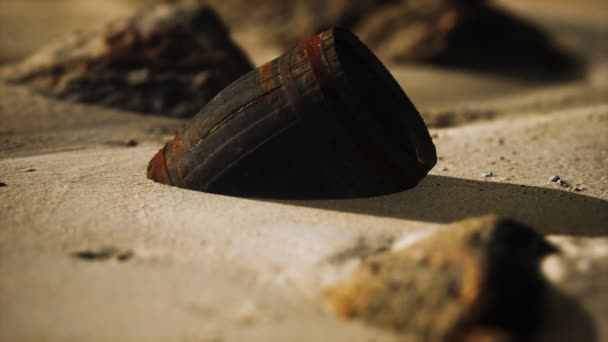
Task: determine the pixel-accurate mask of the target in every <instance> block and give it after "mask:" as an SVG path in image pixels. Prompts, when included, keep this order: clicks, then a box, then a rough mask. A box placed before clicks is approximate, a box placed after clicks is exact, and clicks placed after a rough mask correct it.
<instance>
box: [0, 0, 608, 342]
mask: <svg viewBox="0 0 608 342" xmlns="http://www.w3.org/2000/svg"><path fill="white" fill-rule="evenodd" d="M63 2H64V3H65V4H66V5H65V6H59V5H58V6H56V7H54V10H56V11H60V10H61V9H63V8H66V7H69V6H68V3H69V1H63ZM586 2H589V5H588V6H591V7H585V8H591V10H589V11H588V12H592V13H594V15H592V16H588V15H587V13H586V11H583V10H580V9H579V10H576V11H574V10H573V11H568V10H555V9H554V8H553V7H552V6H551V2H550V1H539V2H536V3H535V4H534V6H530V7H527V6H525V4H524V2H523V1H515V0H504V1H501V3H505V4H506V5H507V6H510V7H511V8H513V9H514V10H517V11H521V13H523V15H527V16H530V17H531V18H534V19H536V20H538V21H539V22H540V23H542V25H543V27H546V28H547V29H548V30H550V32H552V33H553V34H554V35H555V36H556V37H558V39H561V40H563V41H564V43H565V44H566V45H568V46H570V47H572V48H576V49H578V50H577V51H579V52H580V53H581V54H582V55H583V56H585V57H586V58H587V59H588V60H589V61H591V66H590V71H589V76H588V77H586V78H585V79H582V80H578V81H572V82H568V83H552V84H530V83H529V81H525V80H522V79H518V78H517V77H509V78H505V77H504V76H496V75H492V74H471V73H468V72H467V71H465V70H446V69H441V68H436V67H431V66H412V65H410V66H390V69H391V71H392V72H393V73H394V75H395V76H396V77H397V79H398V81H399V82H400V84H401V85H402V86H403V87H404V89H405V90H406V92H407V93H408V94H409V95H410V97H411V98H412V100H413V101H414V103H415V104H416V105H417V107H418V108H419V109H420V111H421V112H423V113H425V117H426V119H427V121H428V122H429V123H432V124H433V126H435V127H433V128H431V132H432V134H433V136H434V140H435V144H436V146H437V151H438V155H439V162H438V164H437V166H436V167H435V168H434V169H433V171H432V172H431V175H429V176H428V177H427V178H425V179H424V180H423V181H422V182H421V184H420V185H419V186H418V187H417V188H415V189H413V190H411V191H407V192H404V193H399V194H394V195H389V196H383V197H379V198H370V199H357V200H344V201H307V202H276V201H258V200H254V199H240V198H231V197H224V196H217V195H211V194H205V193H197V192H192V191H187V190H182V189H177V188H171V187H167V186H163V185H159V184H155V183H153V182H151V181H149V180H148V179H146V177H145V170H146V165H147V162H148V160H149V159H150V158H151V156H152V155H153V154H154V153H155V152H156V151H157V150H158V148H160V146H161V145H162V144H163V143H164V142H165V141H167V140H168V139H170V138H171V136H172V134H173V132H174V131H175V129H176V128H178V127H180V126H181V125H184V124H185V123H186V121H182V120H177V119H169V118H163V117H153V116H142V115H137V114H134V113H128V112H121V111H117V110H110V109H104V108H100V107H93V106H85V105H75V104H70V103H66V102H60V101H56V100H52V99H47V98H43V97H41V96H39V95H36V94H34V93H32V92H31V91H30V90H28V89H26V88H23V87H15V86H8V85H4V84H3V85H0V122H2V124H1V125H0V142H1V143H0V182H4V183H6V186H5V187H0V340H6V341H15V340H24V341H34V340H49V341H66V340H74V341H77V340H92V341H107V340H117V341H140V340H149V341H156V340H158V341H166V340H185V341H189V340H196V341H242V340H248V341H313V340H331V341H370V340H373V341H391V340H396V339H398V336H395V335H393V334H392V333H390V332H388V331H382V330H376V329H374V328H370V327H368V326H365V325H363V324H361V323H352V322H343V321H340V320H338V319H337V318H334V317H333V316H331V315H330V314H329V313H327V311H326V309H325V308H324V305H323V302H322V301H321V300H320V296H319V293H320V290H321V289H322V288H323V287H324V286H325V285H326V284H328V281H329V280H330V279H333V278H334V277H336V275H337V272H338V269H337V267H336V266H335V265H334V264H333V263H332V262H330V260H332V256H335V255H336V253H340V252H341V251H353V250H354V251H355V252H354V254H353V256H355V257H356V255H357V251H359V252H363V249H364V248H361V247H360V244H359V245H358V242H360V241H372V242H374V241H375V242H377V241H384V242H381V243H385V244H389V245H390V241H392V240H395V239H397V240H399V239H403V238H408V237H409V238H412V239H417V238H418V237H419V236H422V235H424V234H425V233H428V232H432V231H434V230H435V229H440V228H441V227H443V226H444V225H446V224H448V223H451V222H453V221H456V220H460V219H463V218H465V217H468V216H472V215H483V214H487V213H496V214H499V215H505V216H508V217H512V218H516V219H518V220H521V221H523V222H525V223H528V224H530V225H532V226H533V227H535V228H536V229H538V230H539V231H541V232H543V233H546V234H548V235H550V236H551V237H550V239H552V241H553V240H554V241H556V243H557V244H558V245H559V246H562V249H563V250H564V253H563V254H562V256H559V257H556V258H557V259H552V260H553V261H551V262H550V263H549V264H548V265H544V269H545V272H546V274H547V275H548V276H549V277H550V279H552V281H553V282H554V283H555V284H556V285H557V287H558V288H559V289H560V290H563V291H565V292H566V293H568V295H569V296H570V298H573V300H575V301H576V302H578V303H580V305H582V307H583V309H584V310H585V311H586V312H587V313H589V315H590V317H591V321H592V322H591V324H593V325H594V326H595V329H596V330H597V334H598V340H606V339H608V322H607V321H606V317H608V309H607V308H608V305H606V303H608V294H606V291H603V290H602V289H605V288H606V286H608V280H607V279H608V277H607V276H606V275H607V274H608V273H607V272H608V269H606V267H605V265H607V264H608V238H607V235H608V226H607V222H608V172H607V170H608V82H607V81H606V80H607V79H608V77H607V76H608V52H607V51H606V48H605V47H603V46H601V45H600V44H597V42H598V40H599V38H598V37H600V36H602V35H604V36H605V34H606V33H607V32H608V27H607V25H606V24H605V22H604V21H602V20H599V19H593V18H597V17H598V16H599V17H601V16H602V14H601V13H602V12H601V10H604V8H605V5H604V6H603V2H602V1H601V0H597V1H592V0H587V1H586ZM15 3H20V2H18V1H17V2H12V1H9V0H1V2H0V6H1V7H2V10H0V13H3V16H4V17H11V14H7V13H9V12H8V11H5V9H9V10H15V11H21V12H19V13H29V12H28V11H25V12H24V11H23V10H22V9H23V7H21V6H26V5H27V3H30V2H23V3H20V5H15ZM32 3H33V2H32ZM113 3H119V2H112V4H113ZM30 6H31V4H30ZM108 6H110V5H108ZM112 6H113V5H112ZM124 6H126V5H124V4H123V3H120V5H117V7H116V8H114V9H111V8H110V7H111V6H110V7H105V6H104V7H103V8H104V10H107V11H108V12H100V14H99V18H101V17H103V16H104V15H106V13H107V15H108V16H110V14H112V15H114V14H116V13H119V12H121V11H124V10H126V9H125V8H126V7H124ZM592 6H596V7H592ZM577 7H581V8H582V7H584V6H582V5H581V6H577ZM594 8H596V10H593V9H594ZM64 10H65V9H64ZM13 13H16V12H13ZM62 13H66V12H62ZM604 13H605V12H604ZM28 15H29V14H28ZM28 15H23V16H22V17H20V18H22V19H20V20H19V21H22V20H25V19H23V18H30V19H28V20H32V21H36V20H38V19H37V18H36V17H31V16H28ZM64 15H66V14H64ZM74 17H78V18H82V17H80V16H76V15H75V16H74ZM15 18H17V17H15ZM15 18H13V20H14V21H15V23H14V24H11V25H12V26H10V25H9V24H3V29H2V30H3V31H4V25H6V27H9V26H10V27H13V28H14V29H15V30H20V29H19V27H21V28H23V27H25V26H24V24H20V23H18V22H17V20H16V19H15ZM588 18H592V19H588ZM80 20H81V19H78V20H73V21H69V23H68V22H66V23H65V26H61V27H60V28H58V27H57V26H56V25H53V26H52V27H54V29H55V30H57V32H59V31H64V29H65V30H67V29H73V28H75V27H78V26H79V25H82V21H80ZM0 21H2V22H4V21H3V20H0ZM19 25H21V26H19ZM32 30H33V29H32ZM43 31H44V30H43ZM20 32H24V33H23V34H24V38H23V39H20V43H19V44H17V45H14V46H13V44H12V43H9V42H8V41H7V40H6V39H5V38H3V39H2V40H1V45H0V48H1V50H2V58H3V60H9V59H14V58H17V57H19V56H23V55H24V54H26V53H28V52H29V51H31V49H33V48H34V47H35V45H36V44H41V43H42V42H44V40H46V37H47V36H44V35H42V33H40V32H38V31H37V30H33V31H31V32H30V33H27V31H25V30H24V31H20ZM45 34H49V35H50V34H51V32H50V31H49V32H45ZM25 37H35V38H32V39H25ZM249 39H251V38H250V37H249V38H248V37H246V35H245V34H239V33H237V40H239V41H240V42H242V43H243V42H244V43H245V44H244V48H245V49H246V50H247V51H248V52H249V53H250V54H252V59H253V60H254V61H255V63H256V64H260V63H261V62H264V61H266V60H267V59H268V58H272V57H274V56H275V55H276V54H275V53H277V52H276V50H272V49H256V46H255V45H253V46H252V45H251V41H250V40H249ZM30 42H31V43H30ZM247 42H249V43H247ZM28 44H31V45H29V46H26V45H28ZM471 113H473V114H471ZM438 116H442V117H443V118H442V119H441V118H440V119H438V118H437V117H438ZM446 117H447V119H446ZM434 120H435V121H434ZM437 120H439V121H437ZM442 120H443V121H442ZM437 122H439V123H437ZM439 126H442V127H439ZM443 126H445V127H443ZM130 139H133V140H135V141H137V142H138V144H137V146H134V147H129V146H127V144H126V142H127V141H128V140H130ZM32 169H34V170H32ZM490 172H491V173H492V174H493V176H492V177H482V176H481V175H482V174H483V173H490ZM554 175H558V176H560V177H561V178H563V179H564V180H566V181H567V182H568V184H569V186H560V185H557V184H555V183H550V182H549V181H548V179H549V178H550V177H551V176H554ZM363 181H364V180H363ZM575 188H578V189H576V190H575ZM353 246H355V247H356V246H359V247H356V248H354V249H353ZM109 247H112V248H114V251H111V253H109V255H106V256H105V257H102V258H99V259H92V260H91V259H86V258H84V259H83V258H81V257H77V256H74V253H79V252H91V253H90V255H96V253H98V252H100V251H103V249H104V248H109ZM85 254H86V253H85ZM101 254H103V253H101ZM86 255H89V254H86ZM121 259H122V260H121ZM347 259H348V258H347ZM566 307H567V306H566ZM558 311H559V310H556V312H558ZM556 319H559V317H558V318H556ZM565 327H567V325H564V326H563V327H562V328H563V329H561V330H565ZM552 328H554V331H555V332H557V333H556V335H557V336H561V337H563V338H566V337H564V336H566V335H560V334H559V332H560V331H561V330H560V329H559V328H560V325H558V324H556V325H553V326H552Z"/></svg>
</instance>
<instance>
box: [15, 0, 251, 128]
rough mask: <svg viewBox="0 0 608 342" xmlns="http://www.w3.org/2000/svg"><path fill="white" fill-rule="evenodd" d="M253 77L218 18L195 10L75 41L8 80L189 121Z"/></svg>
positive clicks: (125, 21) (173, 11) (116, 26)
mask: <svg viewBox="0 0 608 342" xmlns="http://www.w3.org/2000/svg"><path fill="white" fill-rule="evenodd" d="M252 69H253V66H252V64H251V62H250V61H249V60H248V58H247V57H246V56H245V55H244V54H243V52H242V51H241V50H240V49H239V48H238V47H237V46H236V45H235V44H234V43H233V42H232V41H231V39H230V37H229V33H228V30H227V28H226V27H225V26H224V24H223V23H222V22H221V20H220V19H219V17H218V16H217V15H216V13H215V12H214V11H213V10H212V9H210V8H209V7H206V6H204V5H202V4H199V3H198V2H190V3H187V4H186V3H183V4H177V5H170V4H160V5H155V6H151V7H149V8H148V9H146V10H143V11H140V12H137V13H135V14H134V15H132V16H129V17H125V18H121V19H119V20H116V21H113V22H111V23H110V24H108V25H107V26H105V27H104V28H103V29H100V30H91V31H84V32H80V33H75V34H73V35H71V36H69V37H67V38H66V39H65V40H62V41H59V42H56V43H54V44H51V45H49V46H46V47H44V48H43V49H42V50H40V51H39V52H38V53H36V54H34V55H33V56H31V57H30V58H28V59H26V60H25V61H23V62H22V63H20V64H18V65H16V66H13V67H11V68H9V69H8V70H6V71H5V73H4V76H5V78H6V79H8V80H9V81H11V82H14V83H24V84H27V85H30V86H32V87H33V88H34V89H36V90H38V91H40V92H42V93H44V94H47V95H51V96H54V97H58V98H61V99H67V100H72V101H78V102H85V103H92V104H99V105H105V106H110V107H116V108H120V109H125V110H129V111H137V112H144V113H156V114H164V115H170V116H176V117H191V116H194V114H196V113H197V112H198V111H199V110H200V109H201V108H202V107H203V106H204V105H205V104H206V103H207V102H209V101H210V100H211V99H212V98H213V97H214V96H215V95H216V94H217V93H219V92H220V91H221V90H222V89H223V88H225V87H226V86H227V85H228V84H230V83H231V82H232V81H234V80H235V79H237V78H238V77H239V76H241V75H243V74H245V73H247V72H248V71H250V70H252Z"/></svg>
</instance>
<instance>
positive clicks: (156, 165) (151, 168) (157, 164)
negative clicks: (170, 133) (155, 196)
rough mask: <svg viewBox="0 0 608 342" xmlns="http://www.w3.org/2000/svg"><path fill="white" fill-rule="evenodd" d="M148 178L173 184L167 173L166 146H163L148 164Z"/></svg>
mask: <svg viewBox="0 0 608 342" xmlns="http://www.w3.org/2000/svg"><path fill="white" fill-rule="evenodd" d="M148 178H149V179H151V180H153V181H155V182H158V183H162V184H167V185H173V184H172V182H171V178H169V174H168V173H167V165H166V164H165V149H164V148H161V149H160V150H159V151H158V152H157V153H156V155H155V156H154V158H152V160H151V161H150V163H149V164H148Z"/></svg>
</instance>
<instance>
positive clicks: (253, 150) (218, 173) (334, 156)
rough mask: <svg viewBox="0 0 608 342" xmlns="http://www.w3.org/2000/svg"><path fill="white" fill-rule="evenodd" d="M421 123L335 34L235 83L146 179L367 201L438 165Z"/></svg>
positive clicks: (374, 62) (378, 70)
mask: <svg viewBox="0 0 608 342" xmlns="http://www.w3.org/2000/svg"><path fill="white" fill-rule="evenodd" d="M435 163H436V153H435V146H434V145H433V142H432V140H431V137H430V136H429V132H428V130H427V128H426V126H425V124H424V121H423V120H422V118H421V117H420V114H419V113H418V111H417V110H416V108H415V107H414V105H413V104H412V102H411V101H410V100H409V99H408V97H407V96H406V95H405V93H404V92H403V90H402V89H401V87H400V86H399V85H398V84H397V82H396V81H395V80H394V79H393V77H392V76H391V74H390V73H389V72H388V70H386V68H385V67H384V66H383V65H382V63H381V62H380V61H379V60H378V59H377V58H376V57H375V56H374V55H373V53H372V52H371V51H370V50H369V49H368V48H367V47H365V45H363V43H361V42H360V41H359V39H358V38H357V37H356V36H355V35H353V34H352V33H350V32H349V31H347V30H345V29H340V28H334V29H332V30H329V31H326V32H323V33H321V34H318V35H316V36H313V37H312V38H310V39H309V40H308V41H307V42H305V43H303V44H301V45H299V46H297V47H296V48H294V49H292V50H291V51H290V52H288V53H286V54H284V55H282V56H280V57H279V58H277V59H275V60H273V61H272V62H270V63H267V64H265V65H263V66H261V67H259V68H258V69H257V70H254V71H252V72H250V73H248V74H246V75H244V76H242V77H241V78H240V79H238V80H237V81H235V82H234V83H232V84H231V85H230V86H228V87H227V88H226V89H224V90H223V91H222V92H221V93H220V94H218V95H217V96H216V97H215V98H214V99H213V100H212V101H211V102H210V103H209V104H207V105H206V106H205V107H204V108H203V109H202V110H201V111H200V112H199V113H198V114H197V115H196V116H195V117H194V118H193V119H192V121H191V122H190V124H189V125H188V127H187V128H186V129H185V130H183V131H181V132H180V133H178V134H177V135H176V137H175V138H174V139H173V141H171V142H170V143H169V144H167V145H166V146H165V147H164V149H162V150H161V151H159V152H158V154H157V155H156V156H155V157H154V158H153V159H152V161H151V162H150V165H149V166H148V178H150V179H153V180H155V181H157V182H160V183H164V184H170V185H174V186H178V187H182V188H187V189H193V190H199V191H205V192H211V193H218V194H225V195H235V196H244V197H258V198H277V199H329V198H353V197H368V196H375V195H381V194H388V193H394V192H399V191H403V190H405V189H409V188H412V187H414V186H415V185H416V184H417V183H418V182H419V181H420V180H421V179H422V178H423V177H424V176H425V175H426V174H427V172H428V171H429V170H430V169H431V168H432V167H433V166H434V165H435Z"/></svg>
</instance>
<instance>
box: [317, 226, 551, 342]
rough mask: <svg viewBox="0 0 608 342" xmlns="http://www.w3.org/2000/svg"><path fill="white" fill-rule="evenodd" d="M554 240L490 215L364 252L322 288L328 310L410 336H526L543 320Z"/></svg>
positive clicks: (434, 338) (456, 338)
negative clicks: (350, 270)
mask: <svg viewBox="0 0 608 342" xmlns="http://www.w3.org/2000/svg"><path fill="white" fill-rule="evenodd" d="M555 251H556V249H555V247H554V246H553V245H552V244H550V243H549V242H547V241H546V240H545V239H544V238H543V236H541V235H540V234H538V233H536V232H535V231H534V230H532V229H530V228H528V227H526V226H524V225H522V224H519V223H517V222H513V221H510V220H505V219H499V218H496V217H484V218H477V219H469V220H465V221H463V222H460V223H457V224H454V225H452V226H449V227H447V228H445V230H441V231H440V232H439V233H436V234H433V235H431V236H430V237H429V238H426V239H424V240H422V241H419V242H416V243H414V244H412V245H410V246H408V247H406V248H405V249H401V250H396V251H393V252H390V253H384V254H380V255H377V256H373V257H370V258H369V259H367V260H365V261H364V262H363V263H362V264H361V265H360V266H359V267H358V268H357V270H356V271H355V273H354V274H353V275H352V277H351V278H350V279H347V280H345V281H342V282H339V283H337V284H335V285H333V286H332V287H330V288H329V289H328V290H327V291H326V300H327V303H328V304H329V307H330V308H331V310H332V311H333V312H334V313H335V314H337V315H338V316H339V317H342V318H345V319H359V320H363V321H365V322H367V323H370V324H372V325H375V326H378V327H383V328H388V329H392V330H395V331H397V332H398V333H401V334H403V335H404V336H406V337H411V338H412V340H430V341H465V340H466V341H471V340H477V339H475V338H485V339H480V340H484V341H486V340H488V341H497V340H500V341H503V340H527V339H529V338H531V337H533V336H534V335H535V334H536V333H537V330H538V328H539V326H540V325H541V321H542V314H543V307H545V303H544V298H545V297H544V295H545V293H547V288H548V283H547V281H546V280H545V278H544V277H543V276H542V274H541V272H540V262H541V260H542V259H543V258H544V257H545V256H546V255H549V254H551V253H553V252H555Z"/></svg>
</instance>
